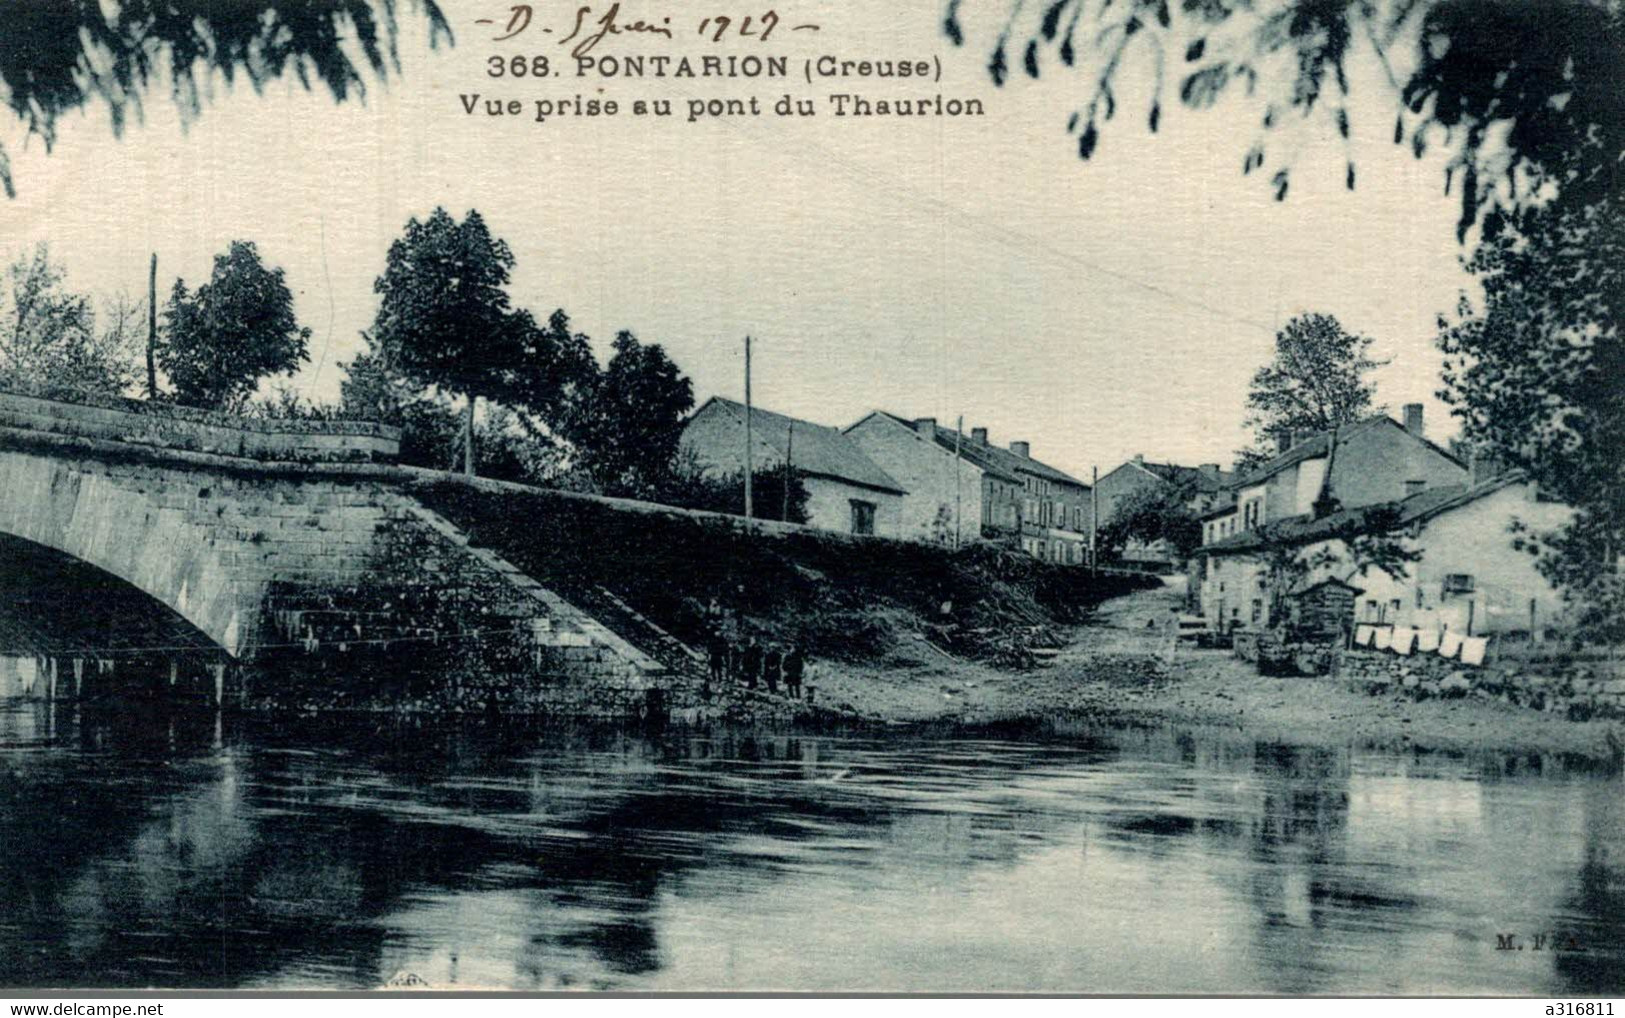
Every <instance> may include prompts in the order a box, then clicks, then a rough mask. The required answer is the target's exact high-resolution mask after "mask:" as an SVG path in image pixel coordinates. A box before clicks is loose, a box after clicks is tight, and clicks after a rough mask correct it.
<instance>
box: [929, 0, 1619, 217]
mask: <svg viewBox="0 0 1625 1018" xmlns="http://www.w3.org/2000/svg"><path fill="white" fill-rule="evenodd" d="M1005 2H1006V3H1007V4H1008V6H1009V10H1010V15H1009V17H1008V19H1006V21H1005V23H1004V27H1003V29H1002V31H1001V32H1000V33H999V34H998V36H997V38H996V40H995V41H994V44H993V48H992V52H991V55H990V59H989V62H988V72H989V74H990V75H991V77H992V79H993V81H994V82H995V83H997V84H999V85H1001V86H1002V85H1004V84H1005V83H1006V82H1007V81H1008V80H1009V78H1010V73H1011V72H1010V67H1011V63H1012V54H1016V53H1019V54H1020V57H1019V59H1020V66H1021V68H1022V70H1023V71H1024V73H1025V74H1026V75H1027V76H1028V77H1031V78H1037V77H1038V76H1039V75H1040V74H1041V73H1042V71H1043V68H1044V67H1045V65H1050V66H1053V65H1052V64H1050V61H1051V57H1052V55H1053V57H1054V59H1055V60H1058V61H1059V64H1060V65H1061V66H1063V67H1067V68H1080V69H1082V71H1083V73H1084V74H1085V75H1086V77H1087V80H1088V81H1089V87H1088V88H1087V89H1086V90H1085V92H1084V95H1085V97H1086V101H1085V102H1084V103H1083V105H1082V106H1081V107H1079V108H1077V109H1075V110H1073V111H1072V113H1071V114H1070V116H1069V118H1068V119H1067V121H1066V129H1067V132H1068V134H1075V135H1076V136H1077V141H1076V145H1077V152H1078V155H1079V156H1080V157H1081V158H1083V159H1088V158H1090V157H1091V156H1092V155H1093V154H1094V153H1095V151H1096V150H1097V147H1098V146H1099V144H1100V139H1101V131H1102V129H1103V127H1104V126H1105V124H1106V123H1107V122H1109V121H1111V120H1112V119H1113V118H1114V117H1115V115H1116V113H1117V105H1118V104H1117V94H1116V85H1117V84H1118V82H1119V79H1120V78H1121V76H1122V74H1123V72H1124V69H1125V68H1126V67H1129V66H1131V65H1135V64H1136V62H1139V63H1140V66H1147V67H1149V68H1150V69H1151V70H1152V72H1153V74H1154V79H1153V84H1152V93H1151V96H1150V99H1149V102H1148V104H1147V106H1146V107H1145V110H1144V116H1145V118H1146V124H1147V126H1148V128H1149V129H1150V130H1151V131H1153V132H1154V131H1156V130H1157V129H1158V127H1159V125H1160V123H1161V119H1162V111H1163V108H1164V106H1165V105H1166V103H1167V102H1168V101H1169V97H1168V91H1169V87H1170V86H1171V85H1173V84H1174V82H1177V92H1178V97H1179V101H1180V102H1181V103H1183V104H1184V105H1185V106H1187V107H1190V108H1191V109H1207V108H1209V107H1212V106H1214V105H1215V104H1216V103H1217V102H1218V100H1219V99H1220V97H1221V96H1222V95H1224V94H1225V93H1226V92H1227V91H1228V90H1240V91H1242V92H1244V94H1245V99H1246V101H1248V102H1250V103H1252V104H1253V105H1254V112H1255V115H1256V116H1258V118H1259V125H1260V126H1259V129H1258V131H1257V133H1256V134H1255V136H1254V137H1253V139H1252V142H1251V144H1250V145H1249V147H1248V148H1247V150H1246V152H1245V154H1244V155H1243V156H1242V158H1241V160H1240V166H1241V170H1242V172H1244V173H1251V172H1253V171H1255V170H1264V169H1265V167H1266V164H1270V169H1271V171H1272V172H1271V173H1270V183H1271V187H1272V188H1273V190H1274V192H1275V197H1276V199H1277V200H1282V199H1285V197H1286V195H1287V190H1288V185H1289V182H1290V177H1291V164H1290V162H1289V161H1286V160H1281V159H1276V160H1275V161H1274V162H1273V163H1271V162H1270V146H1269V145H1268V141H1269V139H1270V138H1271V137H1272V135H1275V134H1277V133H1278V132H1280V131H1281V130H1282V129H1283V128H1285V127H1287V126H1288V125H1293V124H1306V123H1309V122H1311V121H1312V120H1313V118H1315V117H1322V118H1324V120H1325V122H1326V123H1327V124H1328V125H1331V126H1334V127H1335V129H1336V130H1337V132H1338V133H1339V134H1340V135H1341V136H1342V137H1343V138H1344V139H1348V138H1350V134H1351V122H1352V120H1353V118H1354V116H1355V115H1356V113H1364V115H1367V116H1380V117H1382V118H1383V119H1384V120H1386V119H1388V118H1390V117H1392V118H1393V119H1394V131H1393V139H1394V142H1395V144H1409V146H1410V148H1411V150H1412V151H1413V152H1414V153H1415V154H1416V155H1417V156H1418V157H1420V156H1421V155H1422V154H1423V153H1424V152H1425V151H1426V150H1427V148H1428V146H1429V145H1433V144H1440V145H1443V146H1445V147H1446V149H1447V150H1448V151H1449V152H1450V159H1449V173H1448V175H1447V176H1446V178H1445V188H1446V190H1447V191H1448V190H1449V189H1450V188H1451V187H1452V186H1457V181H1459V188H1460V190H1459V193H1460V195H1461V202H1462V211H1461V216H1460V220H1459V222H1458V226H1457V235H1458V238H1463V237H1465V235H1466V231H1467V230H1468V228H1469V227H1470V226H1471V225H1472V224H1473V223H1474V222H1475V221H1477V220H1478V219H1479V218H1480V217H1481V216H1482V215H1483V214H1485V213H1486V212H1489V211H1492V210H1494V209H1497V208H1516V207H1519V206H1521V205H1522V204H1524V203H1526V202H1529V201H1531V200H1533V199H1536V198H1537V197H1538V196H1539V195H1540V194H1541V193H1542V192H1543V190H1544V189H1546V188H1547V187H1548V186H1552V185H1555V186H1556V187H1558V188H1562V189H1568V190H1571V191H1575V192H1579V191H1586V192H1589V193H1591V194H1600V193H1603V192H1606V191H1608V190H1610V189H1612V188H1613V187H1615V186H1616V185H1617V181H1618V174H1619V167H1618V157H1619V154H1620V152H1621V151H1622V149H1625V90H1621V89H1620V88H1619V87H1618V68H1619V67H1620V66H1622V65H1625V13H1622V8H1621V5H1620V4H1619V3H1618V2H1617V0H1542V2H1540V3H1528V2H1507V0H1256V2H1250V0H1115V2H1114V0H1043V2H1041V3H1039V4H1036V5H1027V4H1025V3H1024V2H1023V0H1005ZM961 6H962V0H947V8H946V17H945V19H944V22H943V29H944V32H945V33H946V34H947V36H948V37H949V39H950V40H951V41H953V42H954V43H955V44H956V45H958V44H963V43H964V41H965V34H964V29H963V27H962V24H961V20H960V9H961ZM1362 53H1364V54H1369V55H1370V56H1372V57H1374V58H1375V59H1376V60H1377V61H1379V62H1380V65H1381V67H1382V68H1383V70H1384V71H1385V72H1386V76H1387V80H1388V84H1389V88H1390V92H1389V94H1388V95H1387V96H1385V97H1375V98H1370V99H1365V100H1362V102H1363V108H1362V106H1361V104H1360V103H1356V102H1355V101H1354V100H1355V97H1354V96H1353V95H1352V94H1351V86H1350V79H1349V74H1348V64H1349V61H1350V59H1351V58H1352V57H1355V56H1357V55H1359V54H1362ZM1176 68H1177V70H1175V69H1176ZM1260 107H1261V108H1260ZM1278 147H1284V148H1287V149H1289V150H1290V149H1291V148H1292V147H1293V146H1291V145H1286V146H1278ZM1355 180H1356V174H1355V166H1354V162H1353V160H1352V157H1351V158H1350V159H1349V161H1348V165H1347V168H1346V173H1345V182H1346V184H1347V186H1348V187H1349V188H1351V189H1352V188H1353V187H1354V186H1355Z"/></svg>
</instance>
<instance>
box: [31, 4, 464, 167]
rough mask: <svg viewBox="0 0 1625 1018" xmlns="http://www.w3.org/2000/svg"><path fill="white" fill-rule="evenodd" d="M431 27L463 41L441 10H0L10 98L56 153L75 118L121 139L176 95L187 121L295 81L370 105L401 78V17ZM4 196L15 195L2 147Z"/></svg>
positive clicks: (432, 37)
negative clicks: (159, 98)
mask: <svg viewBox="0 0 1625 1018" xmlns="http://www.w3.org/2000/svg"><path fill="white" fill-rule="evenodd" d="M403 10H405V11H409V12H411V13H413V14H414V15H417V16H420V17H422V18H423V20H424V23H425V24H426V26H427V29H428V39H429V44H430V46H431V47H435V46H438V45H440V44H441V43H443V42H444V43H446V44H448V45H449V44H451V43H452V42H453V41H454V38H453V34H452V30H451V25H450V22H448V21H447V19H446V16H445V14H444V12H443V11H442V10H441V6H440V2H439V0H324V2H321V3H311V2H306V0H231V2H229V3H223V2H220V0H105V2H102V3H67V2H60V0H58V2H45V0H18V2H14V3H9V4H6V5H4V6H3V7H0V37H3V38H4V39H5V45H4V46H0V91H3V93H4V96H5V100H4V101H5V104H6V106H7V107H8V108H9V109H10V110H11V113H12V115H13V116H15V117H16V118H17V119H18V120H19V121H20V122H21V123H22V125H23V127H24V129H25V130H26V132H27V134H28V135H29V136H30V137H34V138H38V139H40V141H41V142H42V143H43V144H44V145H45V148H46V151H50V149H51V148H52V146H53V145H54V144H55V142H56V136H57V124H58V122H59V121H60V120H61V119H62V118H63V116H65V115H66V114H69V113H73V112H78V111H82V110H84V109H86V108H87V107H90V106H92V105H100V106H102V107H104V108H105V109H106V111H107V115H108V119H109V124H110V126H111V129H112V131H113V134H114V136H115V137H118V136H122V134H123V132H124V129H125V127H126V126H127V125H128V123H129V122H130V121H131V120H132V119H134V120H137V121H139V120H140V119H141V118H142V117H143V116H144V114H145V105H146V102H147V101H148V97H149V96H151V95H152V94H153V92H154V91H156V90H157V89H158V88H159V87H160V86H166V87H167V91H168V93H169V98H170V100H171V101H172V102H173V103H174V104H175V106H176V108H177V109H178V110H179V111H180V114H181V117H182V122H183V123H190V122H191V121H192V120H195V119H196V118H197V117H198V116H200V115H201V113H202V111H203V108H204V106H205V105H207V103H208V102H209V101H210V100H211V98H212V95H213V89H214V87H215V84H216V82H217V81H218V82H220V83H223V84H224V86H225V87H227V88H231V87H234V86H235V85H236V84H237V83H238V82H246V83H247V84H248V85H249V87H250V88H252V89H253V90H254V91H255V92H260V91H263V90H264V88H265V86H266V85H268V84H270V83H271V82H273V81H276V80H279V79H282V78H284V77H288V76H292V77H293V78H295V79H296V80H297V81H298V82H299V84H300V85H301V86H303V87H304V88H306V89H307V90H309V89H314V88H315V87H317V86H318V85H319V86H322V87H325V88H326V90H327V91H328V93H329V95H331V97H332V98H333V100H334V101H335V102H339V103H342V102H346V101H348V100H350V99H352V98H358V97H363V96H365V94H366V89H367V81H368V77H369V76H370V77H372V78H375V79H376V80H378V81H380V82H383V81H387V80H388V78H389V76H390V75H391V74H392V73H397V72H398V71H399V68H400V59H399V54H398V52H397V48H396V43H397V40H398V38H399V36H400V27H401V26H400V13H401V12H402V11H403ZM0 188H3V189H4V190H5V192H6V195H7V197H15V196H16V181H15V180H14V179H13V175H12V171H11V163H10V159H9V157H8V156H7V154H6V151H5V149H4V148H3V147H0Z"/></svg>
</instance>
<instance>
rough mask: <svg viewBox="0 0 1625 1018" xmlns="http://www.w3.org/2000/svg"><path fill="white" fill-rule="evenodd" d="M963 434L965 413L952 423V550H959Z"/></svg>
mask: <svg viewBox="0 0 1625 1018" xmlns="http://www.w3.org/2000/svg"><path fill="white" fill-rule="evenodd" d="M964 434H965V415H964V414H960V415H959V420H958V422H957V423H955V424H954V551H958V550H959V511H960V509H959V507H960V502H959V444H960V442H961V441H962V440H963V438H964Z"/></svg>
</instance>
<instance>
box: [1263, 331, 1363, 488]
mask: <svg viewBox="0 0 1625 1018" xmlns="http://www.w3.org/2000/svg"><path fill="white" fill-rule="evenodd" d="M1371 344H1372V339H1371V337H1369V336H1356V335H1354V334H1352V333H1350V332H1348V331H1347V330H1346V329H1344V328H1343V326H1342V324H1341V323H1339V322H1338V320H1337V319H1336V318H1334V317H1332V316H1331V315H1323V314H1304V315H1298V316H1297V317H1296V318H1293V319H1292V320H1291V321H1290V322H1287V324H1286V327H1285V328H1283V329H1282V330H1281V331H1280V332H1278V333H1276V334H1275V356H1274V358H1273V359H1272V360H1271V361H1270V362H1269V363H1268V364H1266V365H1264V366H1263V367H1261V368H1259V369H1258V371H1257V372H1255V373H1254V374H1253V380H1252V385H1251V388H1249V390H1248V392H1247V421H1246V423H1247V427H1249V428H1251V429H1252V431H1253V435H1254V449H1253V450H1244V451H1242V452H1239V453H1237V454H1236V457H1237V461H1238V463H1237V466H1238V469H1243V470H1245V469H1247V465H1248V463H1249V461H1256V460H1257V459H1259V458H1260V457H1262V458H1265V459H1267V458H1269V456H1270V455H1273V453H1262V452H1260V451H1259V450H1260V449H1262V448H1265V447H1267V442H1268V439H1269V438H1270V437H1271V436H1275V435H1279V434H1282V433H1284V432H1287V431H1293V432H1302V433H1307V432H1320V431H1330V430H1332V429H1333V428H1337V427H1341V426H1342V425H1344V424H1352V423H1354V422H1355V421H1358V420H1362V419H1364V418H1366V417H1369V416H1371V415H1372V414H1374V413H1377V412H1379V411H1380V410H1381V409H1382V408H1381V407H1378V406H1375V405H1374V404H1373V403H1372V397H1374V396H1375V395H1376V386H1375V385H1373V384H1372V383H1370V382H1368V381H1367V380H1366V375H1367V374H1369V373H1370V372H1371V371H1372V369H1374V368H1378V367H1381V366H1382V365H1383V364H1385V363H1387V362H1386V361H1376V360H1372V359H1371V354H1370V351H1371Z"/></svg>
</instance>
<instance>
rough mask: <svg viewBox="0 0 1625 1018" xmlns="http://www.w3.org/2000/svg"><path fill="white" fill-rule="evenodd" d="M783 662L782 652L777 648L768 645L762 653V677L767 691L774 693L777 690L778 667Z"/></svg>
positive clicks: (776, 692)
mask: <svg viewBox="0 0 1625 1018" xmlns="http://www.w3.org/2000/svg"><path fill="white" fill-rule="evenodd" d="M783 663H784V654H783V653H782V652H780V650H779V648H777V647H773V646H770V647H768V648H767V650H766V651H764V652H763V654H762V678H763V679H764V680H765V681H766V682H767V691H768V692H769V693H773V694H775V695H777V694H778V691H779V669H780V667H781V666H782V665H783Z"/></svg>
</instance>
